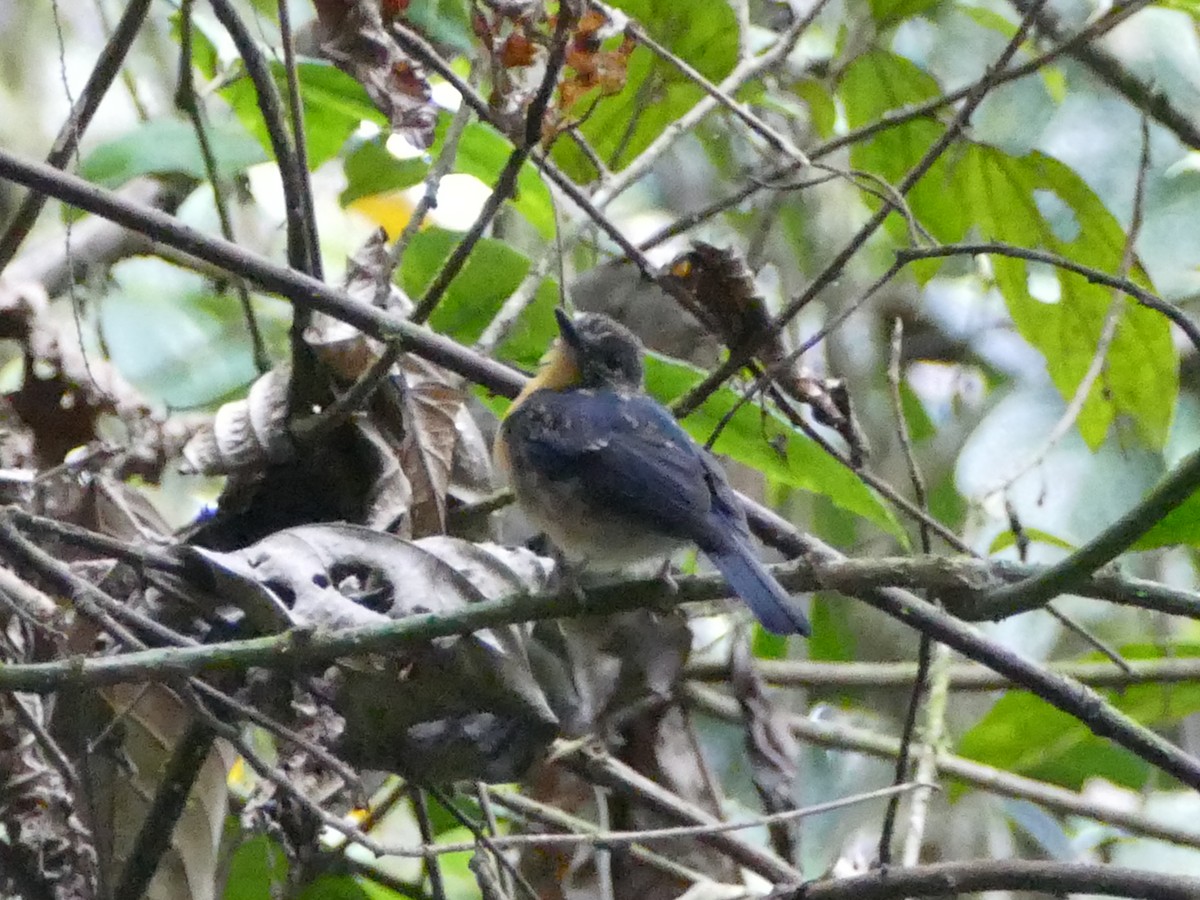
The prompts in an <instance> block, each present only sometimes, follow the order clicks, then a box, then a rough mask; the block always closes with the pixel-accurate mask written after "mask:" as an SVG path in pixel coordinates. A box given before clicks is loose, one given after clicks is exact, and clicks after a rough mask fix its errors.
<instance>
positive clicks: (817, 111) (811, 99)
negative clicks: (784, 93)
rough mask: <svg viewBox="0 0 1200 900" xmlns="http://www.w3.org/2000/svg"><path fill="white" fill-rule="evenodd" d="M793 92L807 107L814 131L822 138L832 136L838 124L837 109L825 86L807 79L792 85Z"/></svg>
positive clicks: (815, 80) (812, 79)
mask: <svg viewBox="0 0 1200 900" xmlns="http://www.w3.org/2000/svg"><path fill="white" fill-rule="evenodd" d="M792 91H793V92H794V93H795V94H796V96H797V97H799V98H800V99H801V100H803V101H804V103H805V105H807V107H808V116H809V118H810V119H811V120H812V123H813V130H814V131H816V133H817V134H819V135H820V136H821V137H822V138H828V137H829V136H830V135H832V134H833V128H834V125H836V124H837V107H836V106H835V105H834V102H833V97H832V96H831V95H830V93H829V91H828V90H827V89H826V87H825V85H824V84H822V83H821V82H820V81H818V80H817V79H815V78H805V79H804V80H802V81H797V82H796V83H795V84H794V85H792Z"/></svg>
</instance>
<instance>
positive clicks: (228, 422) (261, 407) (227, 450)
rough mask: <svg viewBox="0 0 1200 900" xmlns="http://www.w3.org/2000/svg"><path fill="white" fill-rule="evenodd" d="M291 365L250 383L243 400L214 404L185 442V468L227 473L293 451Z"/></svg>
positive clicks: (280, 458) (282, 457) (288, 455)
mask: <svg viewBox="0 0 1200 900" xmlns="http://www.w3.org/2000/svg"><path fill="white" fill-rule="evenodd" d="M289 377H290V376H289V371H288V370H287V369H286V368H276V369H272V370H271V371H270V372H267V373H266V374H265V375H263V376H262V377H261V378H259V379H258V380H257V381H255V382H254V384H253V385H251V386H250V392H249V393H248V394H247V395H246V397H245V398H244V399H242V400H234V401H232V402H231V403H226V404H225V405H224V406H222V407H221V408H220V409H218V410H217V414H216V415H215V416H214V417H213V421H212V424H211V425H210V426H206V427H204V428H201V429H200V430H199V431H197V432H196V434H195V435H194V436H193V437H192V439H191V440H189V441H188V442H187V445H186V446H185V447H184V448H183V458H184V461H185V462H184V469H185V471H188V472H195V473H199V474H202V475H228V474H231V473H233V472H238V471H242V470H246V469H251V468H257V467H259V466H262V465H263V464H265V463H269V462H283V461H286V460H288V459H290V458H291V456H292V453H293V447H292V441H291V437H290V436H289V435H288V431H287V417H288V381H289Z"/></svg>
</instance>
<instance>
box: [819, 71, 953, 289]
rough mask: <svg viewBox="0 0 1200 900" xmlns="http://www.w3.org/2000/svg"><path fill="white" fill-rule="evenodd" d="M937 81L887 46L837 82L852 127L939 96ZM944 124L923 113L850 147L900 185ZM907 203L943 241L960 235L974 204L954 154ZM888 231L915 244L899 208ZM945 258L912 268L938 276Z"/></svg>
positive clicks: (858, 164)
mask: <svg viewBox="0 0 1200 900" xmlns="http://www.w3.org/2000/svg"><path fill="white" fill-rule="evenodd" d="M941 93H942V91H941V88H940V87H939V86H938V83H937V82H936V81H935V80H934V79H933V78H932V77H930V76H929V75H928V74H927V73H926V72H924V71H922V70H921V69H920V68H918V67H917V66H916V65H915V64H914V63H912V62H910V61H909V60H907V59H905V58H904V57H902V56H898V55H896V54H894V53H888V52H887V51H884V50H873V51H871V52H869V53H865V54H863V55H862V56H860V57H859V58H858V59H856V60H855V61H854V62H853V63H851V64H850V65H849V66H848V67H847V68H846V71H845V72H844V73H843V75H842V78H841V80H840V81H839V82H838V96H839V97H840V98H841V100H842V104H843V106H844V107H845V110H846V122H847V124H848V125H849V126H850V127H851V128H852V129H853V128H859V127H861V126H863V125H869V124H871V123H874V122H877V121H878V120H879V118H880V116H882V115H883V114H884V113H886V112H889V111H892V110H898V109H903V108H905V107H908V106H912V105H915V104H918V103H921V102H923V101H926V100H929V99H931V98H933V97H937V96H939V95H940V94H941ZM943 130H944V129H943V127H942V125H941V124H939V123H938V122H936V121H931V120H930V119H928V118H924V117H922V118H918V119H913V120H912V121H909V122H905V123H904V124H902V125H897V126H896V127H894V128H886V129H884V130H883V131H881V132H879V133H878V134H876V135H874V136H873V137H871V138H870V139H869V140H866V141H862V142H860V143H857V144H855V145H854V146H853V147H852V148H851V150H850V161H851V163H852V164H853V166H854V168H856V169H860V170H863V171H866V172H870V173H872V174H874V175H877V176H879V177H880V178H883V179H884V180H885V181H886V182H887V183H888V184H891V185H895V184H897V183H898V182H900V181H901V180H902V179H903V178H904V176H905V175H906V174H908V172H909V171H910V170H911V169H912V168H913V167H914V166H915V165H916V164H917V162H919V161H920V159H921V158H922V157H923V156H924V155H925V153H926V151H928V150H929V148H930V147H931V146H932V145H933V143H934V142H935V141H936V140H937V139H938V138H939V137H941V135H942V132H943ZM864 199H865V202H867V203H868V204H869V205H871V206H872V207H876V208H877V207H878V205H879V203H880V201H879V200H878V199H876V198H874V197H871V196H870V195H866V194H864ZM907 200H908V206H909V209H910V210H911V211H912V213H913V215H915V216H916V218H917V220H918V221H919V222H920V224H921V225H922V226H924V227H925V228H926V229H927V230H928V231H929V232H930V234H932V235H933V236H934V237H936V238H937V239H938V240H939V241H942V242H943V243H951V242H954V241H958V240H961V239H962V237H963V236H964V235H965V234H966V233H967V228H968V227H969V226H970V209H969V207H968V206H967V205H966V204H964V203H963V202H962V199H961V198H960V197H958V196H955V192H954V190H953V171H952V169H951V162H950V157H948V156H947V155H943V156H942V157H941V158H940V159H939V160H938V161H937V162H936V163H934V164H933V166H932V167H931V168H930V170H929V172H928V173H926V175H925V177H924V178H922V179H921V180H920V181H919V182H917V184H916V185H914V186H913V189H912V190H911V191H910V192H909V194H908V197H907ZM886 227H887V229H888V233H889V234H891V235H892V237H893V239H895V240H896V242H897V243H900V244H905V245H907V244H909V243H911V237H910V233H909V226H908V223H907V222H906V221H905V220H904V218H903V217H902V216H901V215H900V214H899V213H893V214H892V215H891V216H890V217H888V220H887V223H886ZM940 267H941V262H940V261H929V262H921V263H918V264H915V265H913V266H909V269H910V270H911V271H912V272H913V274H914V275H916V276H917V278H918V279H920V280H922V281H924V280H928V279H929V278H931V277H933V275H934V274H935V273H936V272H937V270H938V269H939V268H940Z"/></svg>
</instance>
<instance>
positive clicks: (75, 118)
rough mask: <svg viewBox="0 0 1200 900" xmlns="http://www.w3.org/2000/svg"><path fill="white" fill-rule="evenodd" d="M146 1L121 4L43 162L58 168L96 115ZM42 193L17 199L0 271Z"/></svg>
mask: <svg viewBox="0 0 1200 900" xmlns="http://www.w3.org/2000/svg"><path fill="white" fill-rule="evenodd" d="M150 3H151V0H130V2H129V3H128V4H127V5H126V6H125V11H124V12H122V13H121V19H120V21H119V22H117V27H116V28H114V29H113V33H112V35H111V36H110V37H109V39H108V40H107V41H106V42H105V44H104V49H103V50H101V51H100V56H99V58H98V59H97V60H96V65H95V66H93V67H92V73H91V74H90V75H89V76H88V80H87V84H85V85H84V86H83V92H82V93H81V94H80V95H79V97H78V98H77V99H76V100H75V102H74V103H73V104H72V105H71V113H70V115H69V116H68V117H67V121H66V122H64V123H63V126H62V128H60V129H59V131H58V136H57V137H56V138H55V139H54V144H53V146H52V147H51V148H50V152H49V153H48V154H47V155H46V165H48V166H53V167H54V168H56V169H61V168H62V167H63V166H65V165H66V164H67V160H69V159H70V158H71V157H72V156H73V155H74V154H75V151H76V150H77V149H78V147H79V141H80V139H81V138H82V137H83V133H84V132H85V131H87V127H88V125H90V124H91V121H92V117H93V116H94V115H95V114H96V109H97V108H98V107H99V106H100V101H101V100H103V99H104V95H105V94H107V93H108V89H109V88H110V87H112V83H113V80H114V79H115V78H116V76H117V73H118V72H119V71H120V70H121V66H122V65H123V64H124V62H125V57H126V55H127V54H128V53H129V50H130V49H131V48H132V47H133V43H134V38H135V37H137V33H138V32H139V31H140V30H141V28H142V24H143V23H144V22H145V20H146V13H147V12H149V10H150ZM46 196H47V195H46V194H43V193H41V192H39V191H36V190H34V191H30V192H29V193H28V194H26V195H25V197H24V198H23V199H22V200H21V205H20V206H19V207H17V211H16V212H15V213H13V217H12V219H11V220H10V221H9V223H8V227H7V228H5V229H4V234H3V235H2V236H0V271H3V270H4V269H5V268H6V267H7V266H8V264H9V262H11V261H12V259H13V257H14V256H16V254H17V251H18V250H19V249H20V248H21V243H22V242H23V241H24V240H25V238H26V237H27V236H28V235H29V230H30V229H31V228H32V227H33V223H34V221H35V220H36V219H37V217H38V213H40V212H41V211H42V207H43V206H45V204H46Z"/></svg>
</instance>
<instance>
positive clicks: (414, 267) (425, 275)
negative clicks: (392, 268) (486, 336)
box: [400, 228, 529, 344]
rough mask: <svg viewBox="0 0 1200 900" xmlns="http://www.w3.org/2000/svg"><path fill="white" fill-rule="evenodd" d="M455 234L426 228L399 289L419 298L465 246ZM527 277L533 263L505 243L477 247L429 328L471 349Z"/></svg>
mask: <svg viewBox="0 0 1200 900" xmlns="http://www.w3.org/2000/svg"><path fill="white" fill-rule="evenodd" d="M462 237H463V236H462V235H461V234H460V233H459V232H456V231H447V230H446V229H444V228H428V229H426V230H425V231H422V232H420V233H418V234H417V235H415V236H414V237H413V240H412V243H410V244H409V245H408V248H407V249H406V250H405V252H404V258H403V259H402V260H401V262H400V285H401V286H402V287H403V288H404V290H405V292H406V293H407V294H408V295H409V296H410V297H413V298H418V297H420V296H421V295H422V294H423V293H424V292H425V289H426V288H427V287H428V286H429V285H430V283H432V281H433V279H434V277H435V276H436V275H437V273H438V272H439V271H440V270H441V268H442V265H443V264H444V263H445V261H446V259H447V257H449V255H450V253H451V251H452V250H453V249H454V247H455V246H456V245H457V244H458V242H459V241H461V240H462ZM528 271H529V260H528V259H527V258H526V257H524V256H522V255H521V254H520V253H518V252H517V251H516V250H513V249H512V248H511V247H509V246H508V245H507V244H505V243H504V242H503V241H498V240H494V239H492V238H482V239H481V240H480V241H479V242H478V243H476V244H475V247H474V249H472V251H471V255H470V256H469V257H468V258H467V262H466V264H465V265H464V266H463V267H462V269H461V270H460V271H459V273H458V275H457V277H455V279H454V281H452V282H451V283H450V287H449V288H448V289H447V290H446V294H445V296H444V297H442V301H441V303H439V304H438V306H437V309H435V310H434V312H433V315H432V316H431V317H430V319H429V324H430V326H431V327H433V329H434V330H436V331H440V332H441V333H442V334H445V335H448V336H450V337H452V338H454V340H456V341H459V342H461V343H464V344H472V343H474V342H475V341H477V340H478V339H479V336H480V335H481V334H483V330H484V329H485V328H486V327H487V325H488V323H489V322H490V321H491V320H492V318H493V317H494V316H495V315H496V313H497V312H498V311H499V310H500V307H501V305H502V304H503V303H504V301H505V300H507V299H508V297H509V296H510V295H511V294H512V292H513V291H515V290H516V289H517V285H519V284H520V283H521V280H522V279H523V278H524V277H525V273H526V272H528Z"/></svg>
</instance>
